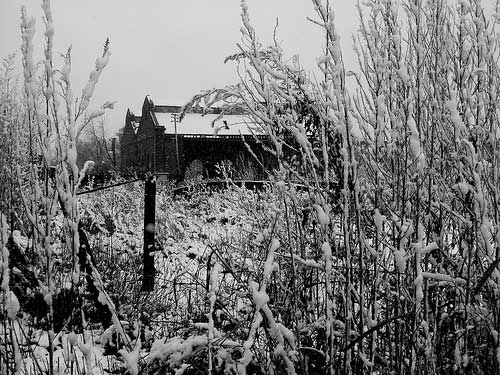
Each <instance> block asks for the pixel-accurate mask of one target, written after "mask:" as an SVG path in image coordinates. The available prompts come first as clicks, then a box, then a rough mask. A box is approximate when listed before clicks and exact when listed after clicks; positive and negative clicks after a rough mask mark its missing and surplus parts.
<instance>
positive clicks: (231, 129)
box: [152, 111, 262, 136]
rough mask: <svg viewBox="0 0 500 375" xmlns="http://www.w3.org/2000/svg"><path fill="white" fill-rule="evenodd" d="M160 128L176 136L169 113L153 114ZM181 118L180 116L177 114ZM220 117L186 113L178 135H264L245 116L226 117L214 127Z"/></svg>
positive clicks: (178, 128) (178, 125) (178, 129)
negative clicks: (213, 122)
mask: <svg viewBox="0 0 500 375" xmlns="http://www.w3.org/2000/svg"><path fill="white" fill-rule="evenodd" d="M152 113H153V115H154V116H155V117H156V119H157V121H158V125H159V126H163V127H164V128H165V132H166V133H167V134H175V128H174V123H173V120H172V114H173V113H169V112H156V111H155V112H152ZM177 116H179V114H177ZM218 116H219V115H217V114H206V115H205V116H202V115H201V114H199V113H186V115H185V116H184V118H183V119H182V122H178V123H177V134H193V135H207V136H208V135H221V136H224V135H240V134H242V135H251V134H256V135H260V134H262V129H261V128H260V127H258V126H256V124H255V123H253V122H251V120H250V119H249V118H248V117H246V116H243V115H224V116H222V117H221V118H220V119H219V120H217V121H216V122H215V124H214V127H212V121H213V120H214V119H216V118H217V117H218Z"/></svg>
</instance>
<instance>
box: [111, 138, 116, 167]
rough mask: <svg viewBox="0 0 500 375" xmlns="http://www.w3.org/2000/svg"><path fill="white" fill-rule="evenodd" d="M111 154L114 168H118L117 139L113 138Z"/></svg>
mask: <svg viewBox="0 0 500 375" xmlns="http://www.w3.org/2000/svg"><path fill="white" fill-rule="evenodd" d="M111 152H112V153H113V167H116V138H111Z"/></svg>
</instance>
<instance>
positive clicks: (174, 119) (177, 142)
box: [170, 113, 181, 176]
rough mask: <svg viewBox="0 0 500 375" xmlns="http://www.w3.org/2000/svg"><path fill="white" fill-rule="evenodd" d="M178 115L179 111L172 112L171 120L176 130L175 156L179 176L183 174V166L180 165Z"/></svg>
mask: <svg viewBox="0 0 500 375" xmlns="http://www.w3.org/2000/svg"><path fill="white" fill-rule="evenodd" d="M177 116H178V115H177V113H172V114H171V115H170V117H171V120H170V122H172V123H173V124H174V132H175V156H176V159H177V176H179V175H180V174H181V168H180V165H179V141H178V140H177V120H178V117H177Z"/></svg>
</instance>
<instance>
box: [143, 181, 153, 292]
mask: <svg viewBox="0 0 500 375" xmlns="http://www.w3.org/2000/svg"><path fill="white" fill-rule="evenodd" d="M155 201H156V177H155V176H151V175H149V176H147V177H146V180H145V184H144V257H143V273H142V290H143V291H147V292H151V291H152V290H153V288H154V283H155V265H154V255H153V254H151V253H152V252H153V251H155Z"/></svg>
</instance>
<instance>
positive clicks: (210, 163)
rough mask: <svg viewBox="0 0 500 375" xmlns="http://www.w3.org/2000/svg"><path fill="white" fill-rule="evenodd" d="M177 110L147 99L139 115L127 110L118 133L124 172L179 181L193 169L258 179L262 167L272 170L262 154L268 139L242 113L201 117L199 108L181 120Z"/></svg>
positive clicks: (213, 113) (214, 111) (217, 111)
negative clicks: (223, 168) (220, 169)
mask: <svg viewBox="0 0 500 375" xmlns="http://www.w3.org/2000/svg"><path fill="white" fill-rule="evenodd" d="M181 110H182V108H181V107H180V106H170V105H155V104H154V102H153V100H152V99H151V98H150V97H149V96H146V98H145V99H144V103H143V105H142V111H141V115H140V116H136V115H135V114H134V113H132V112H131V111H130V110H127V114H126V117H125V126H124V127H123V129H122V132H121V135H120V154H121V167H122V170H123V171H124V173H136V174H139V175H141V174H144V173H146V172H152V173H162V174H166V175H168V176H170V177H172V178H175V179H182V178H184V177H185V175H186V172H188V173H192V172H193V170H195V173H196V174H199V175H201V176H202V177H203V178H214V177H217V168H218V165H219V166H220V165H221V163H224V164H225V165H226V166H229V169H230V173H234V174H235V175H236V176H234V177H237V178H242V179H262V178H263V177H264V176H265V169H266V168H269V167H272V165H273V161H272V157H271V155H270V154H269V153H268V152H266V151H265V150H264V148H265V147H264V146H265V144H266V143H267V137H266V136H265V135H263V134H262V131H261V129H260V128H259V127H258V126H256V125H255V124H254V123H252V122H251V121H250V120H249V119H248V118H247V117H246V116H244V115H243V114H241V113H232V114H224V115H221V110H220V109H217V108H216V109H211V110H210V111H209V112H208V113H206V114H204V115H202V109H201V108H193V109H192V110H191V111H189V112H188V113H186V114H185V116H184V118H183V119H182V121H180V120H179V117H180V113H181ZM249 148H250V149H251V152H250V151H249Z"/></svg>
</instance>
